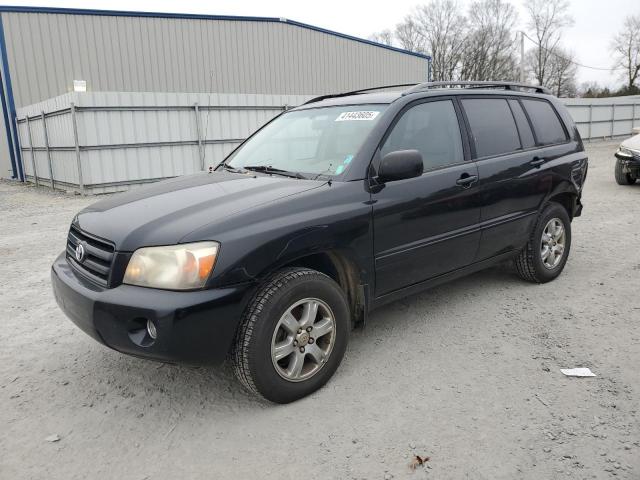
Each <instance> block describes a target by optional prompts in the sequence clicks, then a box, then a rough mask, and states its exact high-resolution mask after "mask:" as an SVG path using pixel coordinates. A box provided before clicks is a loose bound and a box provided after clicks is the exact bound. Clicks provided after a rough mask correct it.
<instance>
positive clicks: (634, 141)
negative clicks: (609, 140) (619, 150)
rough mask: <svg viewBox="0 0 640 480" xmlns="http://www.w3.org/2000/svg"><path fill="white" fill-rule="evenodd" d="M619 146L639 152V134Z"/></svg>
mask: <svg viewBox="0 0 640 480" xmlns="http://www.w3.org/2000/svg"><path fill="white" fill-rule="evenodd" d="M620 146H621V147H624V148H629V149H631V150H636V151H638V152H640V135H634V136H633V137H631V138H628V139H626V140H625V141H624V142H622V143H621V144H620Z"/></svg>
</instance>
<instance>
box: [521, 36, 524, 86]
mask: <svg viewBox="0 0 640 480" xmlns="http://www.w3.org/2000/svg"><path fill="white" fill-rule="evenodd" d="M520 83H524V32H523V31H520Z"/></svg>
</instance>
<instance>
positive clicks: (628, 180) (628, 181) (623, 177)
mask: <svg viewBox="0 0 640 480" xmlns="http://www.w3.org/2000/svg"><path fill="white" fill-rule="evenodd" d="M623 167H624V165H623V163H622V160H620V159H619V158H618V159H616V168H615V176H616V182H617V183H618V185H633V184H634V183H636V177H634V176H633V175H632V174H630V173H625V172H624V170H623Z"/></svg>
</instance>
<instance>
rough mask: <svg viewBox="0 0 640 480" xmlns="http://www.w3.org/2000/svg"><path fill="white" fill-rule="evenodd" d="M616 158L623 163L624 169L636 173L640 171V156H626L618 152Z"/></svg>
mask: <svg viewBox="0 0 640 480" xmlns="http://www.w3.org/2000/svg"><path fill="white" fill-rule="evenodd" d="M615 157H616V158H617V159H618V160H620V161H621V162H622V165H623V167H624V168H626V169H629V170H636V171H637V170H640V154H633V155H625V154H621V153H620V152H616V153H615Z"/></svg>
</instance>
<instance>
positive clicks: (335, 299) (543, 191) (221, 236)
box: [52, 83, 587, 403]
mask: <svg viewBox="0 0 640 480" xmlns="http://www.w3.org/2000/svg"><path fill="white" fill-rule="evenodd" d="M586 173H587V156H586V155H585V152H584V149H583V145H582V141H581V139H580V136H579V134H578V131H577V129H576V127H575V125H574V122H573V121H572V119H571V117H570V116H569V114H568V113H567V110H566V109H565V108H564V106H563V105H562V104H561V103H560V102H559V101H558V100H557V99H556V98H554V97H553V96H551V95H548V94H547V92H546V91H545V90H544V89H542V88H540V87H530V86H524V85H517V84H509V83H488V84H482V83H462V84H461V83H456V84H439V83H427V84H419V85H415V86H413V87H412V88H410V89H408V90H406V91H403V92H392V93H390V92H388V91H387V92H378V93H370V92H369V93H365V92H364V91H360V92H350V93H349V94H340V95H327V96H324V97H319V98H317V99H314V100H312V101H310V102H308V103H306V104H304V105H302V106H300V107H298V108H294V109H292V110H290V111H287V112H285V113H283V114H282V115H280V116H278V117H277V118H275V119H274V120H272V121H271V122H269V123H268V124H266V125H265V126H264V127H262V128H261V129H260V130H258V131H257V132H256V133H255V134H253V135H252V136H251V137H250V138H249V139H247V140H246V141H245V142H244V143H243V144H242V145H240V146H239V147H238V148H237V149H236V150H235V151H234V152H232V153H231V154H230V155H229V156H228V157H227V158H226V159H225V160H224V162H223V163H221V164H220V165H218V166H217V167H216V168H215V171H213V172H210V173H200V174H195V175H190V176H185V177H179V178H174V179H171V180H168V181H164V182H160V183H156V184H153V185H150V186H148V187H145V188H140V189H137V190H134V191H130V192H127V193H123V194H120V195H114V196H112V197H109V198H107V199H104V200H101V201H99V202H98V203H95V204H94V205H92V206H90V207H88V208H86V209H85V210H83V211H82V212H80V213H79V214H78V215H77V216H76V217H75V218H74V220H73V222H72V224H71V228H70V230H69V235H68V243H67V248H66V251H65V252H64V253H62V254H61V255H60V256H59V257H58V258H57V259H56V261H55V263H54V264H53V268H52V282H53V289H54V292H55V296H56V299H57V301H58V304H59V305H60V307H61V308H62V309H63V310H64V312H65V313H66V314H67V315H68V316H69V317H70V318H71V319H72V320H73V322H75V323H76V324H77V325H78V326H79V327H80V328H81V329H82V330H84V331H85V332H86V333H88V334H89V335H91V336H92V337H93V338H95V339H96V340H98V341H99V342H102V343H104V344H105V345H107V346H109V347H111V348H114V349H116V350H118V351H120V352H123V353H127V354H131V355H136V356H140V357H146V358H151V359H156V360H160V361H168V362H185V363H190V364H207V363H219V362H222V361H223V360H225V359H227V358H230V359H231V361H232V363H233V366H234V369H235V371H236V373H237V376H238V377H239V379H240V380H241V381H242V383H243V384H244V385H245V386H246V387H247V388H248V389H249V390H251V391H253V392H255V393H257V394H259V395H262V396H264V397H266V398H267V399H269V400H271V401H274V402H280V403H286V402H290V401H293V400H296V399H298V398H300V397H303V396H305V395H307V394H309V393H311V392H313V391H314V390H316V389H318V388H319V387H321V386H322V385H323V384H324V383H325V382H326V381H327V380H328V379H329V378H330V377H331V376H332V375H333V373H334V372H335V371H336V369H337V368H338V365H339V364H340V361H341V360H342V357H343V356H344V353H345V350H346V348H347V341H348V337H349V332H350V330H351V328H352V327H353V326H354V325H356V324H358V323H362V322H364V321H365V320H366V318H367V315H368V313H369V312H370V311H371V310H373V309H374V308H376V307H378V306H380V305H382V304H385V303H387V302H390V301H393V300H396V299H398V298H401V297H404V296H405V295H409V294H412V293H415V292H419V291H421V290H423V289H425V288H428V287H431V286H433V285H436V284H439V283H442V282H445V281H448V280H451V279H453V278H456V277H459V276H462V275H466V274H468V273H470V272H474V271H477V270H480V269H483V268H486V267H488V266H490V265H493V264H495V263H497V262H500V261H503V260H506V259H512V258H513V259H515V266H516V269H517V271H518V273H519V274H520V276H521V277H522V278H524V279H526V280H529V281H532V282H548V281H550V280H553V279H554V278H555V277H557V276H558V275H559V274H560V272H561V271H562V269H563V268H564V265H565V263H566V261H567V257H568V255H569V248H570V246H571V221H572V219H573V218H574V217H576V216H578V215H580V211H581V209H582V205H581V203H580V196H581V191H582V187H583V184H584V181H585V176H586Z"/></svg>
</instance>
